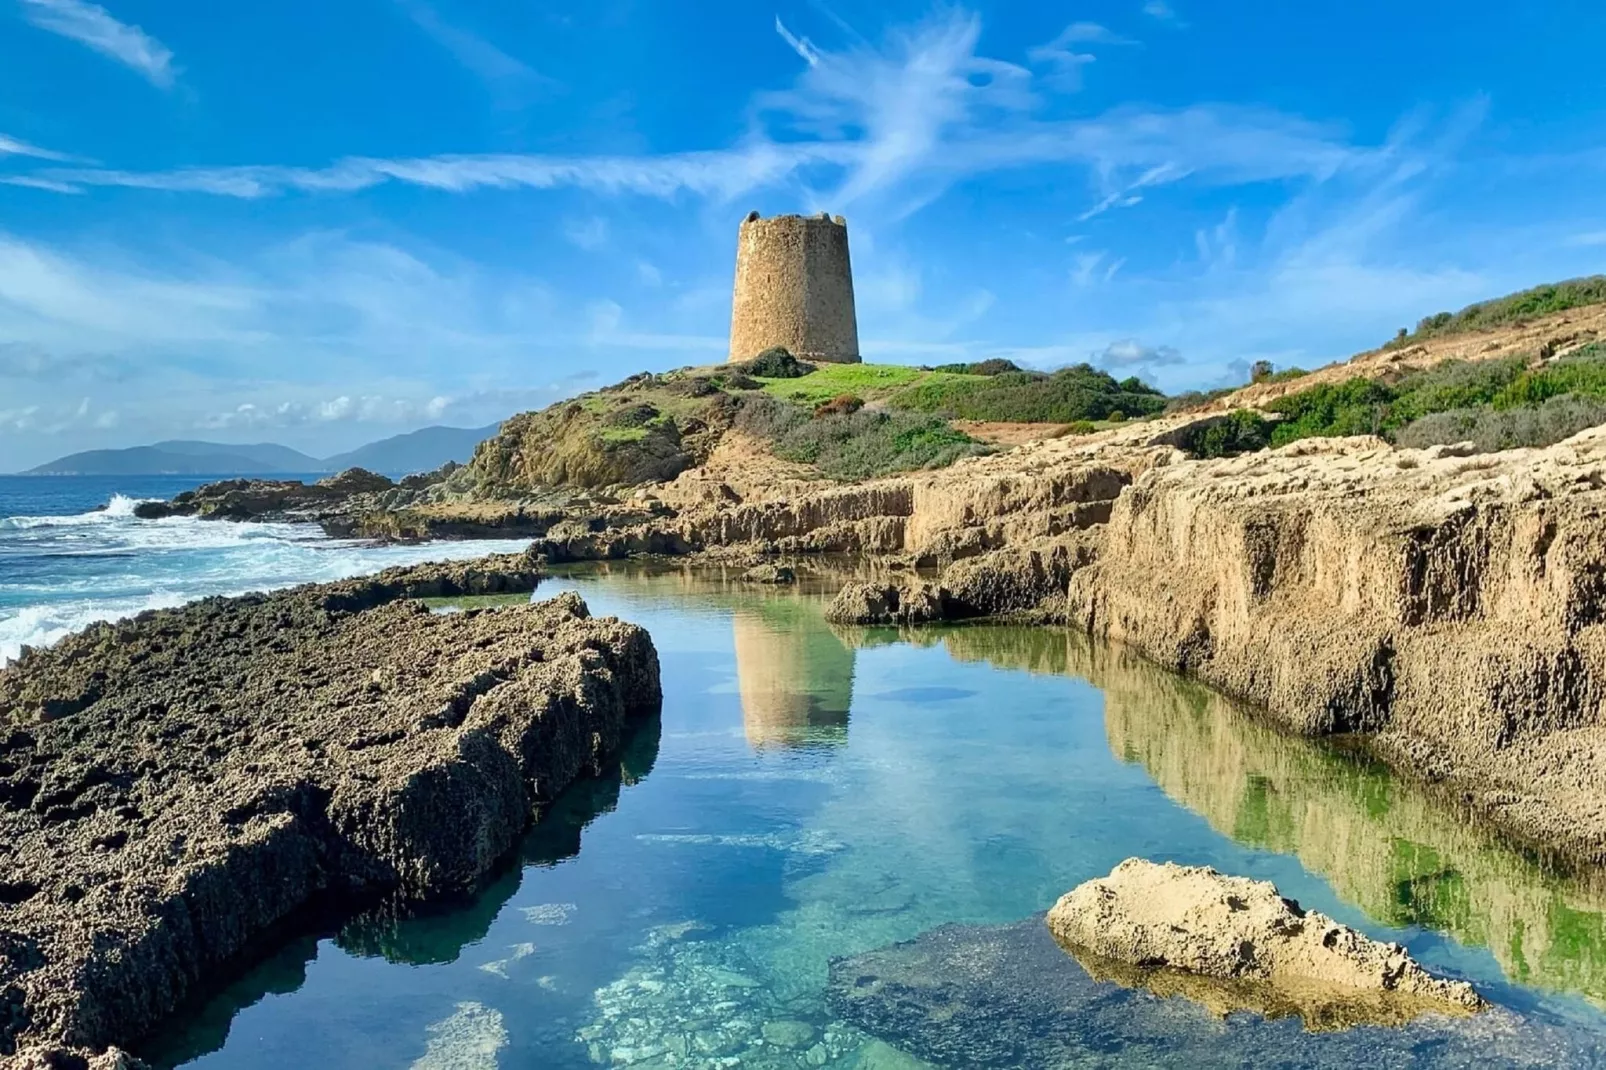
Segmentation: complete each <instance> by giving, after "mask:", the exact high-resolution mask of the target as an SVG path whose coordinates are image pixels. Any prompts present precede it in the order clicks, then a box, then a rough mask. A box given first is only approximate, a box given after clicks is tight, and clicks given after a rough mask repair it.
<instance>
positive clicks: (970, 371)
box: [931, 357, 1023, 375]
mask: <svg viewBox="0 0 1606 1070" xmlns="http://www.w3.org/2000/svg"><path fill="white" fill-rule="evenodd" d="M931 370H932V371H934V372H948V373H949V374H951V375H1003V374H1004V373H1005V372H1018V371H1021V370H1023V369H1022V368H1021V366H1020V365H1018V364H1016V363H1015V362H1014V361H1012V360H1005V359H1004V358H1003V357H990V358H988V359H987V360H978V361H976V362H975V363H974V364H939V365H937V366H936V367H935V368H933V369H931Z"/></svg>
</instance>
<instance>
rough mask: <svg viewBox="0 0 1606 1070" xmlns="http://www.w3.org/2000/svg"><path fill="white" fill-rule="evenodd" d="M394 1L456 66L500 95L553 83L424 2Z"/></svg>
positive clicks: (417, 0)
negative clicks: (473, 75) (459, 66)
mask: <svg viewBox="0 0 1606 1070" xmlns="http://www.w3.org/2000/svg"><path fill="white" fill-rule="evenodd" d="M395 2H396V4H397V6H398V7H400V8H401V9H402V11H403V12H405V13H406V15H407V17H408V18H410V19H411V20H412V21H413V23H414V24H415V25H417V26H418V28H419V29H421V30H423V31H424V32H425V33H426V34H428V35H429V36H430V37H431V38H432V39H433V40H434V41H435V42H436V43H437V44H439V45H440V46H441V47H442V48H444V49H446V51H447V52H449V53H451V55H452V57H453V58H454V59H456V60H457V62H458V63H460V64H462V65H463V66H464V67H465V68H466V69H468V70H469V71H471V72H473V73H474V74H475V75H477V76H478V77H479V78H480V79H481V80H483V81H484V82H485V83H486V84H488V85H490V86H491V87H492V88H494V89H497V90H498V91H499V92H504V93H505V92H511V91H518V90H521V89H528V88H531V87H534V86H539V85H551V84H553V83H552V80H551V79H550V78H547V77H546V76H545V75H543V74H541V73H539V72H538V71H536V70H535V69H534V68H532V67H530V66H529V65H527V64H525V63H523V62H521V61H519V60H517V59H514V58H513V57H512V56H510V55H508V54H507V53H506V52H503V51H502V50H501V49H500V48H497V47H496V46H495V45H493V44H491V42H489V41H487V40H485V39H484V38H483V37H480V36H479V35H477V34H474V33H471V32H469V31H468V30H465V29H463V28H462V27H460V26H454V25H452V24H451V23H449V22H447V21H446V20H444V19H442V18H441V17H440V14H439V13H438V12H437V11H436V10H435V9H434V8H433V7H431V6H430V5H429V4H427V3H425V2H424V0H395Z"/></svg>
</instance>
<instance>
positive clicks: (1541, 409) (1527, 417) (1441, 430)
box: [1395, 396, 1606, 453]
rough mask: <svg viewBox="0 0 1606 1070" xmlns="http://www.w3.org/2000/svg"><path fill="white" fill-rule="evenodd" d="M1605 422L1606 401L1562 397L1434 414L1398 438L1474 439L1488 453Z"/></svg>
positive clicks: (1413, 441)
mask: <svg viewBox="0 0 1606 1070" xmlns="http://www.w3.org/2000/svg"><path fill="white" fill-rule="evenodd" d="M1600 424H1606V400H1602V399H1600V398H1592V397H1576V396H1562V397H1552V398H1549V399H1547V400H1545V401H1544V402H1542V403H1541V404H1538V405H1524V406H1520V407H1517V408H1510V409H1503V410H1502V409H1494V408H1487V407H1485V408H1469V409H1452V410H1450V411H1449V412H1437V413H1432V414H1430V415H1428V416H1424V417H1422V418H1421V419H1419V420H1415V421H1413V422H1412V423H1410V424H1409V425H1407V426H1406V427H1404V428H1402V429H1401V430H1400V432H1399V433H1398V435H1396V436H1395V438H1396V441H1397V442H1398V443H1399V444H1400V445H1402V446H1413V447H1418V448H1420V447H1424V446H1435V445H1442V444H1448V443H1452V442H1471V443H1473V444H1474V445H1475V446H1476V447H1477V448H1478V450H1479V451H1480V452H1484V453H1488V452H1492V451H1494V450H1509V449H1516V448H1518V447H1521V446H1549V445H1551V444H1552V443H1555V442H1560V441H1561V440H1562V439H1565V438H1571V437H1572V436H1573V435H1576V434H1577V433H1578V432H1580V431H1582V430H1584V429H1585V428H1588V427H1596V426H1599V425H1600Z"/></svg>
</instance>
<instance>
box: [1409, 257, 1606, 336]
mask: <svg viewBox="0 0 1606 1070" xmlns="http://www.w3.org/2000/svg"><path fill="white" fill-rule="evenodd" d="M1600 304H1606V275H1590V276H1587V277H1585V278H1581V279H1568V280H1567V281H1565V282H1552V283H1546V284H1545V285H1543V286H1535V287H1534V288H1533V289H1531V290H1523V291H1521V292H1519V293H1514V294H1508V295H1507V296H1505V297H1497V298H1495V299H1494V300H1492V301H1479V302H1478V303H1477V304H1475V305H1468V306H1467V307H1466V308H1463V309H1462V310H1461V311H1460V312H1438V313H1435V314H1434V315H1431V316H1426V317H1424V318H1423V319H1422V320H1421V321H1419V322H1418V323H1417V325H1416V330H1414V331H1410V332H1407V331H1406V330H1405V329H1404V328H1403V327H1402V328H1401V329H1400V333H1399V335H1398V336H1397V337H1395V338H1394V339H1393V340H1391V341H1390V342H1389V343H1388V344H1387V345H1386V346H1385V347H1384V348H1397V347H1399V346H1404V345H1410V344H1411V343H1413V342H1420V341H1422V340H1423V339H1424V338H1433V337H1436V336H1438V335H1445V334H1462V333H1464V332H1467V331H1479V330H1486V329H1488V328H1490V327H1502V326H1505V325H1507V324H1511V323H1521V322H1522V321H1524V320H1531V319H1537V318H1539V317H1540V316H1548V315H1550V314H1551V313H1554V312H1565V311H1567V310H1568V309H1570V308H1582V307H1584V306H1586V305H1600Z"/></svg>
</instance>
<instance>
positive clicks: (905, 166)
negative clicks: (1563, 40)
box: [31, 9, 1392, 221]
mask: <svg viewBox="0 0 1606 1070" xmlns="http://www.w3.org/2000/svg"><path fill="white" fill-rule="evenodd" d="M783 29H784V27H783ZM980 32H981V24H980V21H979V19H978V18H976V17H975V16H974V15H972V14H969V13H966V12H964V11H960V10H957V9H943V10H942V11H940V12H939V13H938V14H937V15H934V16H933V17H931V18H929V19H927V20H926V21H924V22H922V23H919V24H917V25H915V26H913V27H910V28H906V29H901V30H897V31H895V32H893V33H892V34H891V35H890V36H889V37H888V38H887V40H886V42H885V43H884V44H883V45H882V46H881V47H873V46H871V45H869V44H867V43H864V42H857V41H856V42H854V43H851V44H849V45H847V46H845V47H843V48H841V49H836V50H824V49H820V48H818V47H817V46H815V45H813V44H812V43H808V42H806V39H804V38H801V37H798V38H797V41H798V42H799V43H801V44H806V46H807V47H806V48H804V50H803V52H801V53H799V54H800V56H803V63H802V70H801V71H800V73H799V75H798V77H797V80H796V82H795V84H794V85H793V86H792V88H790V89H787V90H784V91H780V92H769V93H763V94H761V95H759V96H758V97H757V98H756V100H755V102H754V108H753V110H752V112H751V123H750V126H749V129H748V131H747V132H746V133H745V134H744V135H743V136H742V137H740V138H739V139H737V140H736V142H735V143H733V144H731V145H729V146H727V147H724V148H715V149H709V150H703V151H691V152H680V153H669V154H661V155H577V156H548V155H539V154H503V155H440V156H425V157H408V158H394V159H387V158H379V157H348V158H345V159H341V160H337V161H335V162H334V163H332V164H330V165H329V166H327V167H322V168H306V167H285V166H277V165H257V166H230V167H192V168H185V169H179V170H175V171H158V172H135V171H124V170H116V169H110V168H90V167H78V168H63V167H54V168H45V169H43V170H41V171H39V172H37V173H36V174H34V175H33V176H31V177H33V178H35V179H38V180H40V181H44V182H50V183H55V184H56V187H55V188H63V189H66V188H83V187H88V186H120V187H128V188H141V189H152V190H166V191H181V192H198V193H208V194H213V195H219V196H229V197H241V198H256V197H267V196H277V195H284V194H289V193H304V194H323V195H329V194H337V193H354V192H358V191H361V190H366V189H371V188H373V187H376V186H379V185H383V184H387V183H405V184H408V185H414V186H420V187H425V188H429V189H436V190H443V191H450V192H456V193H467V192H471V191H474V190H482V189H519V188H523V189H555V188H560V187H573V188H580V189H585V190H588V191H592V192H596V193H600V194H631V195H637V196H646V197H655V198H662V199H674V198H678V197H681V196H683V195H692V196H698V197H705V198H708V199H710V200H712V201H715V202H718V203H726V202H729V201H731V200H733V199H735V198H738V197H742V196H745V195H747V194H749V193H752V192H754V191H758V190H766V189H784V190H788V191H790V193H791V194H792V195H793V196H796V197H797V198H798V199H799V200H801V201H803V202H805V203H806V204H807V205H809V206H810V207H814V208H827V209H829V210H831V211H843V210H846V209H847V208H848V207H850V206H852V205H856V204H859V203H861V202H872V207H871V210H872V211H874V212H875V213H876V214H877V215H878V216H880V217H881V218H884V219H888V220H891V221H896V220H897V219H898V218H900V217H902V216H904V215H907V214H908V213H910V212H912V211H915V210H917V209H919V208H920V207H922V206H923V205H925V204H928V203H930V202H931V201H932V200H934V199H935V198H937V197H939V196H941V195H942V193H943V192H944V191H945V190H946V189H948V188H949V187H950V186H952V185H953V184H954V183H957V182H961V181H965V180H967V179H972V178H975V177H977V176H981V175H986V174H989V173H995V172H1002V171H1011V170H1019V169H1023V168H1037V167H1045V166H1046V167H1062V168H1066V169H1071V170H1078V171H1083V172H1085V173H1087V174H1088V175H1089V176H1091V177H1092V179H1093V180H1094V185H1095V187H1096V188H1097V190H1098V196H1099V197H1100V199H1101V202H1107V203H1105V204H1104V205H1103V208H1102V209H1099V208H1095V210H1094V211H1093V213H1092V214H1097V211H1099V210H1108V209H1109V208H1113V207H1116V206H1119V205H1122V204H1126V205H1129V206H1130V205H1136V204H1138V203H1140V202H1141V198H1142V194H1141V193H1139V192H1137V191H1139V190H1142V189H1144V188H1146V187H1149V186H1158V185H1163V184H1169V183H1175V182H1179V181H1181V180H1183V179H1184V178H1189V179H1192V180H1193V181H1195V182H1196V183H1200V184H1206V185H1231V184H1236V183H1243V182H1263V181H1296V180H1303V181H1317V182H1320V181H1324V180H1327V179H1330V178H1331V177H1333V176H1334V175H1336V174H1339V173H1342V172H1344V171H1346V170H1362V169H1365V168H1368V167H1376V166H1380V165H1381V164H1382V163H1383V162H1386V161H1387V160H1388V159H1389V156H1390V153H1391V151H1392V146H1384V147H1378V148H1370V147H1363V146H1356V145H1353V144H1351V143H1350V142H1349V141H1348V140H1347V139H1346V137H1345V135H1344V132H1343V131H1342V130H1340V129H1336V128H1330V127H1327V126H1323V125H1321V124H1318V123H1313V122H1309V121H1306V120H1303V119H1300V118H1297V117H1293V116H1289V115H1285V114H1283V113H1280V112H1276V111H1273V110H1270V109H1264V108H1246V107H1236V106H1229V105H1198V106H1194V107H1190V108H1183V109H1180V110H1172V109H1156V108H1144V107H1123V108H1116V109H1114V110H1111V111H1108V112H1106V113H1104V114H1102V115H1096V116H1092V117H1087V118H1079V119H1055V120H1049V119H1044V118H1041V115H1042V112H1041V109H1040V108H1039V105H1040V104H1041V103H1042V98H1041V94H1040V92H1039V90H1040V88H1041V87H1042V86H1043V84H1044V80H1043V79H1041V78H1034V76H1033V74H1032V72H1031V71H1029V70H1027V69H1026V68H1024V67H1021V66H1018V65H1016V64H1013V63H1008V62H1005V61H1002V60H997V59H993V58H990V57H988V56H985V55H983V54H981V53H980V52H979V51H978V43H979V40H980ZM788 33H790V31H788ZM1060 36H1061V38H1064V39H1065V40H1064V44H1063V47H1065V48H1070V47H1071V46H1072V44H1074V43H1076V42H1077V41H1087V40H1093V39H1098V40H1104V41H1114V40H1118V38H1116V37H1115V35H1113V34H1111V33H1110V32H1109V31H1107V30H1105V29H1104V28H1103V27H1095V26H1094V24H1091V23H1074V24H1072V25H1071V26H1070V27H1068V28H1067V30H1066V31H1065V32H1064V33H1062V34H1061V35H1060ZM1056 40H1059V39H1058V38H1057V39H1056ZM1051 44H1052V43H1051ZM1044 47H1048V46H1044ZM805 53H806V55H805ZM1050 81H1052V79H1050Z"/></svg>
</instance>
